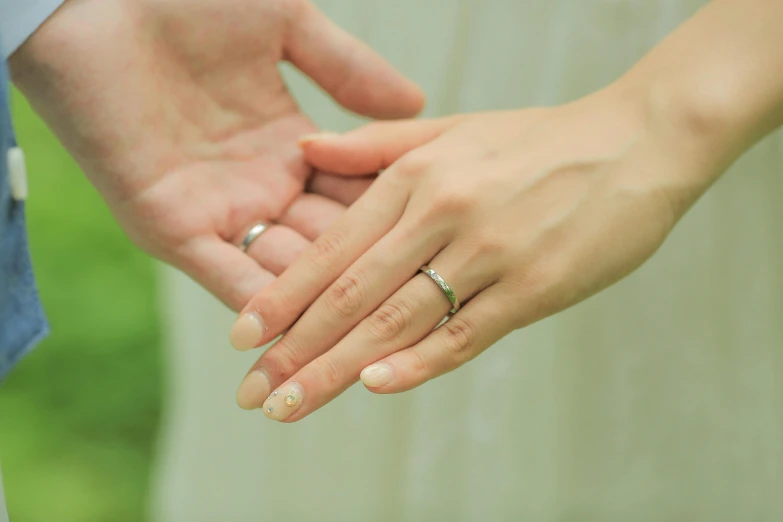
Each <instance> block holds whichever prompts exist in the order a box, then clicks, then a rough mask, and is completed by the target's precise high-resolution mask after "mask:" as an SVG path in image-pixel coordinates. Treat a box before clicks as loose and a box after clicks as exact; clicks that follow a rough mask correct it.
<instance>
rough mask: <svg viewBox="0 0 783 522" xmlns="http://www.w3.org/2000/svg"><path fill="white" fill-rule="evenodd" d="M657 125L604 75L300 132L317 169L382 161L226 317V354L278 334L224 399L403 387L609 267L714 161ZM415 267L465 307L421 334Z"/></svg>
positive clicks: (280, 408)
mask: <svg viewBox="0 0 783 522" xmlns="http://www.w3.org/2000/svg"><path fill="white" fill-rule="evenodd" d="M671 123H672V120H671V119H670V118H667V117H665V116H663V115H654V114H651V113H650V112H649V111H647V110H645V106H643V105H641V104H636V103H635V102H634V98H633V97H632V96H629V95H627V94H626V93H625V92H624V91H623V90H622V89H620V88H619V87H615V88H610V89H608V90H606V91H603V92H599V93H597V94H595V95H592V96H590V97H588V98H585V99H583V100H580V101H577V102H574V103H571V104H569V105H565V106H561V107H555V108H546V109H531V110H522V111H512V112H502V113H489V114H476V115H468V116H460V117H453V118H446V119H440V120H431V121H406V122H393V123H373V124H370V125H368V126H366V127H363V128H361V129H359V130H356V131H353V132H351V133H348V134H346V135H342V136H340V135H324V136H322V137H320V138H316V139H310V140H307V141H305V142H303V143H302V147H303V149H304V151H305V156H306V159H307V160H308V161H309V162H311V163H312V164H313V165H314V166H316V167H317V168H319V169H322V170H325V171H329V172H335V173H339V174H343V175H354V174H367V173H371V172H375V171H377V170H380V169H387V170H385V171H384V172H383V173H382V174H381V175H380V177H379V178H378V181H376V182H375V184H374V185H373V186H372V187H371V188H370V189H369V190H368V191H367V192H366V193H365V194H364V196H362V197H361V198H360V199H359V200H358V201H357V202H356V203H355V204H354V206H352V207H351V208H350V209H349V210H348V212H347V213H346V214H345V215H344V216H343V217H342V218H341V219H340V220H339V221H338V222H337V223H336V224H335V225H334V226H333V227H332V228H331V229H330V230H329V231H328V232H326V233H325V234H324V235H323V236H321V237H320V238H319V239H318V240H317V241H316V242H315V243H314V244H313V246H312V247H311V248H310V249H309V250H307V251H306V253H305V254H304V255H303V256H302V257H301V258H300V259H299V260H297V261H296V262H295V263H294V264H293V265H292V266H291V267H290V268H289V269H288V270H287V271H286V272H285V273H284V274H283V275H282V276H280V278H279V279H278V280H276V281H275V282H274V283H272V285H270V286H269V287H268V288H267V289H265V290H264V291H262V292H261V293H260V294H259V295H258V296H256V297H255V298H254V299H253V300H252V301H251V302H250V304H249V305H248V306H247V307H246V308H245V310H244V314H243V315H242V316H240V318H239V319H238V321H237V324H236V325H235V327H234V329H233V331H232V342H233V344H234V346H235V347H236V348H238V349H249V348H253V347H256V346H259V345H261V344H263V343H266V342H268V341H270V340H272V339H273V338H275V337H276V336H278V335H279V334H280V333H282V332H285V335H284V336H283V337H282V339H281V340H280V341H279V342H278V343H277V344H275V345H274V346H273V347H271V348H270V349H269V350H268V351H267V352H266V353H265V354H264V355H263V356H262V357H261V358H260V359H259V361H258V363H257V364H256V365H255V366H254V367H253V369H252V370H251V371H250V373H249V374H248V376H247V377H246V379H245V381H244V382H243V385H242V386H241V387H240V390H239V393H238V401H239V404H240V405H241V406H243V407H245V408H256V407H261V406H262V405H263V410H264V413H265V414H266V415H267V416H268V417H270V418H272V419H275V420H286V421H295V420H299V419H301V418H302V417H304V416H306V415H308V414H310V413H311V412H313V411H315V410H317V409H318V408H320V407H321V406H323V405H325V404H326V403H327V402H329V401H331V400H332V399H334V398H335V397H336V396H337V395H339V394H340V393H341V392H342V391H343V390H345V389H346V388H347V387H349V386H350V385H351V384H353V383H354V382H356V381H357V379H358V378H359V376H360V373H361V379H362V381H363V382H364V384H365V385H366V386H367V387H368V388H369V389H370V390H371V391H373V392H375V393H396V392H401V391H405V390H409V389H411V388H414V387H416V386H418V385H420V384H422V383H424V382H426V381H428V380H430V379H432V378H434V377H437V376H439V375H441V374H443V373H446V372H448V371H450V370H453V369H455V368H457V367H459V366H460V365H462V364H464V363H465V362H467V361H469V360H470V359H472V358H473V357H475V356H476V355H478V354H479V353H481V352H482V351H483V350H485V349H486V348H488V347H489V346H491V345H492V344H493V343H495V342H496V341H498V340H499V339H500V338H502V337H503V336H505V335H506V334H508V333H509V332H511V331H512V330H514V329H516V328H522V327H524V326H526V325H529V324H531V323H533V322H535V321H537V320H539V319H542V318H544V317H547V316H549V315H552V314H554V313H556V312H558V311H560V310H563V309H564V308H567V307H569V306H571V305H574V304H576V303H578V302H579V301H581V300H583V299H585V298H586V297H588V296H590V295H592V294H594V293H595V292H597V291H599V290H601V289H602V288H604V287H606V286H607V285H610V284H611V283H613V282H615V281H617V280H618V279H620V278H622V277H623V276H625V275H626V274H628V273H629V272H631V271H632V270H634V269H635V268H637V267H638V266H639V265H640V264H641V263H642V262H644V261H645V260H646V259H647V258H648V257H650V255H651V254H652V253H653V252H655V250H656V249H657V248H658V247H659V246H660V245H661V243H662V241H663V240H664V238H666V236H667V234H668V233H669V231H670V230H671V228H672V226H673V225H674V224H675V223H676V221H677V220H678V218H679V217H680V216H681V215H682V214H683V212H684V211H685V210H686V209H687V208H688V206H689V205H690V204H691V203H692V202H693V201H695V199H696V198H697V197H698V196H699V195H700V194H701V193H702V192H703V191H704V190H705V189H706V187H707V186H708V185H709V183H710V182H711V180H712V179H713V178H714V177H715V175H716V173H717V172H720V170H721V169H720V168H718V167H717V165H716V163H715V161H714V160H715V158H716V156H714V155H710V154H706V153H705V151H704V150H702V149H701V148H700V143H698V142H697V140H695V139H694V140H692V141H689V138H690V136H689V135H688V133H687V132H686V131H684V130H683V127H682V126H677V125H672V124H671ZM422 265H429V266H430V267H431V268H432V269H434V270H435V271H436V272H437V273H438V274H439V275H440V276H441V277H442V278H443V279H444V280H445V281H446V282H447V283H448V285H449V286H450V287H451V289H452V290H453V291H454V292H455V294H456V296H457V298H458V299H459V301H460V302H461V303H462V305H463V307H462V308H461V309H460V310H459V311H457V313H456V314H454V315H453V316H451V318H450V319H449V320H448V322H446V323H444V324H443V325H442V326H440V327H439V328H437V329H435V330H434V331H433V329H434V328H435V327H436V326H437V325H438V324H439V323H440V322H441V320H442V319H443V318H444V316H445V315H446V314H447V313H448V312H449V310H450V309H451V308H452V305H451V303H450V302H449V300H448V299H447V297H446V296H445V294H444V292H443V291H442V290H441V288H439V287H438V286H437V285H436V284H435V282H434V281H433V280H432V279H431V278H430V277H428V276H427V275H425V274H421V273H418V270H419V268H420V267H421V266H422ZM301 314H304V315H302V317H301V318H299V319H298V320H296V319H297V318H298V317H299V316H300V315H301ZM294 321H296V324H293V326H291V325H292V323H294ZM289 327H290V330H288V331H286V329H288V328H289ZM274 389H277V391H274V392H273V393H272V395H271V396H269V398H268V399H267V395H268V394H269V392H270V391H272V390H274Z"/></svg>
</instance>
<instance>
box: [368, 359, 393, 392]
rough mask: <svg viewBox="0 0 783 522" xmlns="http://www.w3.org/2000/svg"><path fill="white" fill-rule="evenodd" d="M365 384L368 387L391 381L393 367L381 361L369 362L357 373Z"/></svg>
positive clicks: (376, 386) (382, 384) (375, 386)
mask: <svg viewBox="0 0 783 522" xmlns="http://www.w3.org/2000/svg"><path fill="white" fill-rule="evenodd" d="M359 378H360V379H361V380H362V382H363V383H364V385H365V386H367V387H369V388H378V387H379V386H384V385H386V384H389V383H390V382H392V379H394V368H392V367H391V365H390V364H388V363H385V362H382V363H375V364H371V365H370V366H368V367H367V368H365V369H364V370H362V373H361V374H360V375H359Z"/></svg>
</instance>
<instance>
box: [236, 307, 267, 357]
mask: <svg viewBox="0 0 783 522" xmlns="http://www.w3.org/2000/svg"><path fill="white" fill-rule="evenodd" d="M266 330H267V328H266V325H265V324H264V319H263V318H262V317H261V315H259V314H258V313H257V312H247V313H244V314H242V315H240V316H239V317H238V318H237V320H236V322H235V323H234V326H232V327H231V332H230V333H229V340H230V341H231V346H233V347H234V349H235V350H238V351H240V352H245V351H247V350H251V349H253V348H255V347H257V346H258V345H259V343H260V342H261V339H262V338H263V336H264V334H265V333H266Z"/></svg>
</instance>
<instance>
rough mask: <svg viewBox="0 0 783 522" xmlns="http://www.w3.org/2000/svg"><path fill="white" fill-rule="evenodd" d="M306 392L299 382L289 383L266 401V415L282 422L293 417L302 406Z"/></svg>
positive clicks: (274, 392)
mask: <svg viewBox="0 0 783 522" xmlns="http://www.w3.org/2000/svg"><path fill="white" fill-rule="evenodd" d="M303 399H304V390H303V389H302V385H301V384H299V383H298V382H289V383H288V384H286V385H285V386H281V387H280V388H279V389H277V390H275V391H273V392H272V395H270V396H269V397H267V398H266V401H264V415H266V416H267V417H269V418H270V419H272V420H276V421H281V420H285V419H287V418H288V417H290V416H291V414H292V413H294V412H295V411H296V410H298V409H299V407H300V406H301V405H302V400H303Z"/></svg>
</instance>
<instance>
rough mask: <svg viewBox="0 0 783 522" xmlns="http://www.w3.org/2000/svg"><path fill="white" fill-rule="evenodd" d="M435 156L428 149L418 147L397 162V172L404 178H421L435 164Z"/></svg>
mask: <svg viewBox="0 0 783 522" xmlns="http://www.w3.org/2000/svg"><path fill="white" fill-rule="evenodd" d="M435 161H436V160H435V156H434V155H433V154H432V153H431V152H429V151H428V150H426V149H416V150H414V151H412V152H409V153H407V154H405V155H404V156H403V157H401V158H400V159H398V160H397V162H396V163H395V172H396V174H397V175H398V176H400V177H402V178H419V177H421V176H423V175H424V174H426V173H427V172H429V171H430V170H431V169H432V167H433V166H434V165H435Z"/></svg>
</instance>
